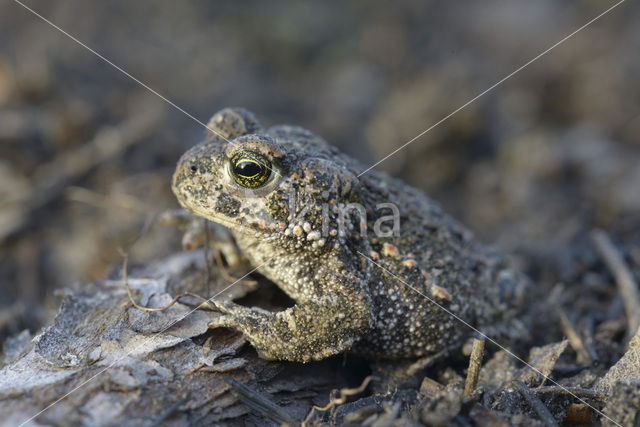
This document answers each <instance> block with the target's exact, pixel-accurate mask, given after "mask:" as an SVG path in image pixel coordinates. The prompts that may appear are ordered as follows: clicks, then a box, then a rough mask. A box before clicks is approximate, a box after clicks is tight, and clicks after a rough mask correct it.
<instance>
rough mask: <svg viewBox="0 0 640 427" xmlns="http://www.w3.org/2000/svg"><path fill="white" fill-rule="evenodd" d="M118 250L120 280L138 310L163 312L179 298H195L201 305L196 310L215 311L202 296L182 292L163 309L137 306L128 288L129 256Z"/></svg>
mask: <svg viewBox="0 0 640 427" xmlns="http://www.w3.org/2000/svg"><path fill="white" fill-rule="evenodd" d="M118 250H119V251H120V255H122V280H123V281H124V286H125V288H126V289H127V295H128V296H129V301H130V302H131V304H132V305H133V306H134V307H135V308H137V309H138V310H142V311H165V310H167V309H168V308H169V307H171V306H172V305H174V304H175V303H177V302H178V301H179V300H180V298H183V297H193V298H197V299H199V300H200V301H202V304H200V306H199V307H198V308H208V309H209V310H215V307H214V306H213V305H212V304H211V303H210V302H209V300H208V299H206V298H204V297H202V296H200V295H198V294H194V293H191V292H183V293H181V294H180V295H177V296H175V297H174V298H173V299H172V300H171V302H169V303H168V304H167V305H165V306H164V307H156V308H151V307H145V306H143V305H140V304H138V303H137V302H136V301H135V300H134V299H133V293H132V292H131V287H130V286H129V275H128V273H127V264H128V262H129V254H128V253H127V252H124V251H123V250H122V249H118Z"/></svg>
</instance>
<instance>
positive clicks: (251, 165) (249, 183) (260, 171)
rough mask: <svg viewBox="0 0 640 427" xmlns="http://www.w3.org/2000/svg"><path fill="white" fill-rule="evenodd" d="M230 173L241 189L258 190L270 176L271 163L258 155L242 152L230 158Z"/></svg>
mask: <svg viewBox="0 0 640 427" xmlns="http://www.w3.org/2000/svg"><path fill="white" fill-rule="evenodd" d="M231 173H232V175H233V178H234V179H235V180H236V182H237V183H238V184H240V185H242V186H243V187H247V188H258V187H261V186H263V185H264V184H265V183H266V182H267V181H268V180H269V177H270V176H271V162H270V161H269V160H267V159H266V158H264V157H263V156H261V155H260V154H257V153H253V152H251V151H243V152H240V153H238V154H236V155H235V156H233V157H232V158H231Z"/></svg>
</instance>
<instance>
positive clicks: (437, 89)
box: [0, 0, 640, 338]
mask: <svg viewBox="0 0 640 427" xmlns="http://www.w3.org/2000/svg"><path fill="white" fill-rule="evenodd" d="M25 4H27V5H28V6H29V7H31V8H33V9H34V10H36V11H37V12H38V13H41V14H42V15H43V16H45V17H46V18H47V19H50V20H51V21H52V22H54V23H55V24H56V25H58V26H60V27H61V28H62V29H64V30H65V31H67V32H69V33H70V34H72V35H73V36H75V37H77V38H78V39H79V40H81V41H82V42H83V43H86V44H87V45H88V46H90V47H91V48H93V49H95V50H96V51H97V52H99V53H101V54H102V55H104V56H105V57H107V58H109V59H110V60H111V61H113V62H114V63H116V64H117V65H119V66H120V67H122V68H123V69H124V70H126V71H127V72H129V73H131V74H132V75H134V76H136V77H137V78H139V79H140V80H141V81H143V82H144V83H145V84H147V85H149V86H150V87H152V88H154V89H155V90H157V91H158V92H160V93H162V94H163V95H164V96H166V97H167V98H168V99H170V100H171V101H173V102H175V103H176V104H178V105H180V106H181V107H182V108H184V109H185V110H186V111H188V112H189V113H190V114H192V115H193V116H195V117H197V118H198V119H199V120H201V121H203V122H206V121H207V120H208V118H209V117H210V116H211V115H212V114H213V113H215V112H216V111H217V110H219V109H221V108H223V107H226V106H243V107H246V108H248V109H250V110H252V111H253V112H254V113H256V115H257V116H258V118H259V119H260V120H261V121H262V123H263V124H265V125H273V124H278V123H289V124H296V125H300V126H304V127H306V128H309V129H311V130H312V131H314V132H316V133H318V134H319V135H321V136H323V137H324V138H325V139H327V140H328V141H329V142H331V143H333V144H335V145H337V146H338V147H340V148H341V149H342V150H344V151H346V152H348V153H350V154H352V155H353V156H355V157H357V158H359V159H360V160H362V161H363V162H365V163H367V164H372V163H374V162H375V161H377V160H378V159H380V158H381V157H383V156H385V155H386V154H388V153H389V152H390V151H392V150H394V149H395V148H396V147H398V146H400V145H402V144H403V143H405V142H406V141H408V140H409V139H411V138H413V137H414V136H415V135H417V134H418V133H420V132H422V131H423V130H425V129H426V128H428V127H430V126H431V125H433V124H434V123H436V122H437V121H439V120H440V119H442V118H443V117H444V116H446V115H447V114H449V113H450V112H452V111H453V110H455V109H456V108H458V107H460V106H461V105H462V104H464V103H465V102H467V101H468V100H470V99H471V98H473V97H475V96H476V95H477V94H479V93H480V92H482V91H483V90H485V89H487V88H488V87H489V86H491V85H492V84H494V83H495V82H496V81H498V80H500V79H501V78H502V77H504V76H505V75H507V74H509V73H511V72H512V71H514V70H515V69H516V68H518V67H520V66H521V65H522V64H524V63H525V62H527V61H528V60H530V59H531V58H533V57H535V56H536V55H538V54H539V53H541V52H542V51H544V50H545V49H547V48H548V47H549V46H551V45H553V44H554V43H556V42H557V41H559V40H560V39H561V38H563V37H565V36H566V35H568V34H570V33H571V32H572V31H574V30H575V29H577V28H578V27H580V26H581V25H583V24H585V23H586V22H587V21H589V20H590V19H592V18H593V17H595V16H596V15H598V14H599V13H601V12H602V11H604V10H605V9H606V8H608V7H609V6H611V5H613V4H614V2H613V1H602V0H600V1H595V0H571V1H550V0H538V1H535V2H534V1H530V0H484V1H471V0H468V1H459V2H445V1H439V2H438V1H424V0H419V1H418V0H416V1H399V2H394V3H393V4H391V3H388V2H380V3H375V2H370V1H353V2H348V3H347V2H344V3H342V2H340V3H339V2H313V3H303V2H297V1H274V2H268V3H267V2H259V1H248V2H242V3H240V2H235V1H190V2H174V1H168V0H167V1H154V2H151V1H137V2H129V1H124V0H121V1H110V2H85V1H81V0H61V1H56V2H55V3H54V2H46V1H25ZM0 40H1V43H0V286H1V289H2V292H1V293H0V338H1V337H4V336H6V335H8V334H13V333H16V332H18V331H20V330H22V329H23V328H30V329H31V330H32V331H33V330H35V329H37V328H38V327H39V326H41V325H42V324H43V322H45V321H47V319H48V318H49V317H50V316H51V313H52V312H53V311H52V310H53V309H54V308H55V307H56V305H57V302H56V301H57V299H56V297H55V292H54V291H55V290H56V289H60V288H63V287H64V286H68V285H70V284H72V283H75V282H87V281H92V280H98V279H101V278H104V277H105V276H106V275H107V274H108V272H109V269H110V268H113V267H114V266H117V265H118V264H119V263H120V262H121V257H120V255H119V253H118V250H117V249H118V248H119V247H126V246H127V245H128V244H129V243H130V242H131V241H132V240H133V239H134V238H135V236H136V235H137V234H138V233H139V232H140V230H141V228H142V227H143V224H144V222H145V221H146V220H147V219H148V218H149V216H150V215H151V214H153V213H157V212H159V211H161V210H163V209H167V208H175V207H177V203H176V201H175V200H174V197H173V196H172V194H171V191H170V186H169V179H170V176H171V173H172V171H173V167H174V165H175V163H176V161H177V159H178V158H179V156H180V155H181V154H182V153H183V152H184V151H185V150H187V149H188V148H189V147H190V146H191V145H193V144H194V143H196V142H198V141H199V140H200V139H201V138H202V136H203V135H204V131H203V128H202V127H201V126H200V125H199V124H197V123H196V122H195V121H193V120H192V119H191V118H189V117H187V116H185V115H184V114H182V113H181V112H179V111H177V110H175V109H174V108H172V107H171V106H170V105H168V104H167V103H166V102H165V101H163V100H162V99H160V98H158V97H157V96H155V95H153V94H151V93H149V91H148V90H146V89H144V88H143V87H141V86H140V85H139V84H137V83H135V82H134V81H132V80H131V79H129V78H128V77H126V76H124V75H123V74H122V73H120V72H118V71H117V70H115V69H113V68H112V67H110V66H109V65H107V64H105V63H104V62H103V61H101V60H100V59H99V58H98V57H96V56H95V55H94V54H92V53H91V52H89V51H87V50H86V49H84V48H83V47H81V46H79V45H78V44H77V43H75V42H74V41H72V40H71V39H69V38H68V37H66V36H64V35H63V34H61V33H60V32H58V31H57V30H55V29H54V28H52V27H51V26H50V25H48V24H47V23H45V22H43V21H42V20H41V19H39V18H38V17H36V16H34V15H33V14H32V13H30V12H29V11H27V10H25V9H24V8H23V7H21V6H20V5H19V4H17V3H14V2H13V1H3V2H2V4H1V5H0ZM638 76H640V4H639V3H638V2H633V1H627V2H625V3H623V4H622V5H621V6H619V7H618V8H617V9H615V10H614V11H612V12H611V13H610V14H608V15H607V16H605V17H603V18H602V19H601V20H599V21H597V22H595V23H594V24H593V25H591V26H590V27H588V28H587V29H585V30H584V31H582V32H580V33H579V34H577V35H576V36H574V37H572V38H571V39H570V40H568V41H567V42H566V43H564V44H562V45H561V46H559V47H557V48H556V49H555V50H553V51H552V52H550V53H549V54H548V55H546V56H544V57H543V58H541V59H539V60H538V61H536V62H535V63H533V64H532V65H531V66H529V67H527V68H526V69H525V70H523V71H522V72H520V73H519V74H517V75H516V76H514V77H513V78H511V79H509V80H508V81H506V82H505V83H504V84H502V85H501V86H499V87H498V88H496V89H495V90H493V91H492V92H490V93H488V94H487V95H485V96H483V97H482V98H480V99H479V100H477V101H476V102H474V103H473V104H471V105H470V106H468V107H467V108H465V109H464V110H462V111H460V112H459V113H457V114H455V115H454V116H453V117H451V118H450V119H449V120H447V121H446V122H444V123H442V124H441V125H440V126H438V127H436V128H435V129H433V130H432V131H431V132H429V133H427V134H426V135H424V136H423V137H421V138H420V139H419V140H417V141H416V142H414V143H413V144H411V145H410V146H409V147H407V148H406V149H404V150H402V151H400V152H399V153H398V154H396V155H394V156H393V157H391V158H390V159H388V160H387V161H385V162H384V163H382V164H380V165H379V166H378V168H379V169H383V170H386V171H389V172H390V173H391V174H393V175H396V176H399V177H401V178H403V179H405V180H406V181H407V182H408V183H410V184H412V185H414V186H416V187H419V188H422V189H424V190H425V191H426V192H427V193H428V194H429V195H430V196H432V197H433V198H435V199H436V200H438V201H439V202H441V203H442V205H443V206H444V208H445V210H447V211H449V212H450V213H452V214H453V215H454V216H456V217H457V218H458V219H460V220H461V221H462V222H464V223H465V224H466V225H468V226H469V227H470V228H471V229H473V230H474V231H475V232H476V233H477V234H478V235H479V236H480V237H481V238H482V239H484V240H486V241H489V242H495V243H496V244H497V245H498V246H500V247H501V248H503V249H504V250H505V251H509V252H512V253H517V254H523V255H525V258H527V257H529V259H541V258H545V257H554V256H555V255H554V254H557V253H558V251H559V250H560V249H559V248H563V247H566V245H567V244H568V242H571V241H574V240H575V239H580V237H581V236H584V235H585V233H586V232H588V231H589V230H591V229H592V228H593V227H603V228H605V229H607V230H614V231H615V232H617V233H619V234H622V235H624V234H625V233H627V232H630V231H634V230H635V231H637V230H640V227H639V225H640V167H638V166H639V161H640V137H639V136H640V83H639V82H638ZM635 249H636V252H633V251H632V252H631V253H632V254H633V253H635V254H636V255H637V257H638V258H637V259H638V265H637V266H636V267H637V268H640V249H638V247H637V246H636V247H635ZM177 250H180V235H179V233H178V232H177V231H175V230H170V229H163V228H160V227H154V228H153V229H152V230H151V231H150V232H148V233H147V234H146V235H145V236H144V238H143V239H142V240H141V241H139V242H138V243H137V244H136V246H135V250H134V251H133V254H132V256H133V261H135V262H137V263H140V262H144V261H145V260H149V259H153V258H157V257H160V256H162V255H164V254H168V253H170V252H174V251H177Z"/></svg>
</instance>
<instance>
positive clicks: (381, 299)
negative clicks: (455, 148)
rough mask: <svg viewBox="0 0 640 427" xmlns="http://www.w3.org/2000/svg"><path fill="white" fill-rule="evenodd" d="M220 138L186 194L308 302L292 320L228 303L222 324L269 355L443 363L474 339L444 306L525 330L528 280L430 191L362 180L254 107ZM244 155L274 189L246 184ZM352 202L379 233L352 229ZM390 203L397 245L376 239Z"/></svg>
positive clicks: (179, 178)
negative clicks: (260, 163) (236, 170)
mask: <svg viewBox="0 0 640 427" xmlns="http://www.w3.org/2000/svg"><path fill="white" fill-rule="evenodd" d="M208 127H209V128H210V129H212V130H214V131H215V132H217V133H218V134H219V135H217V134H216V133H214V132H211V133H210V135H209V138H208V140H206V141H205V142H203V143H201V144H199V145H197V146H195V147H194V148H192V149H191V150H189V151H188V152H187V153H185V154H184V155H183V156H182V158H181V159H180V161H179V163H178V166H177V169H176V172H175V174H174V177H173V191H174V193H175V195H176V197H177V198H178V200H179V202H180V204H181V205H182V206H183V207H184V208H185V209H187V210H188V211H190V212H191V213H193V214H195V215H197V216H200V217H204V218H206V219H208V220H210V221H213V222H216V223H218V224H221V225H223V226H225V227H227V228H229V229H230V230H231V233H232V234H233V236H234V238H235V240H236V242H237V244H238V247H239V248H240V250H241V251H242V253H243V254H244V256H246V257H247V259H248V260H249V261H250V262H251V263H252V265H254V266H256V267H258V266H259V268H258V271H259V272H260V273H262V274H263V275H264V276H266V277H267V278H269V279H270V280H272V281H273V282H274V283H275V284H277V285H278V286H279V287H280V288H281V289H282V290H283V291H284V292H286V293H287V294H288V295H289V296H290V297H291V298H293V299H294V300H295V301H296V305H295V306H294V307H291V308H289V309H287V310H284V311H281V312H278V313H270V312H266V311H264V310H261V309H256V308H247V307H243V306H240V305H238V304H235V303H232V302H216V306H217V307H218V308H219V309H220V310H221V311H222V312H223V313H224V315H223V316H221V317H220V318H219V320H217V321H216V322H215V324H213V325H212V327H217V326H225V327H230V328H233V329H236V330H238V331H240V332H242V333H243V334H244V335H245V337H246V338H247V339H248V340H249V341H250V342H251V344H252V345H253V346H254V347H255V348H256V349H257V351H258V352H259V354H260V356H262V357H264V358H267V359H278V360H290V361H301V362H306V361H310V360H318V359H322V358H325V357H328V356H331V355H334V354H337V353H341V352H344V351H346V350H350V349H351V350H353V351H354V352H357V353H358V354H362V355H365V356H367V357H370V358H375V359H402V358H417V357H422V356H432V355H436V354H443V352H446V351H448V350H449V349H451V348H452V347H453V346H459V345H460V344H461V343H462V342H463V341H464V340H465V339H466V338H468V337H469V336H470V335H472V334H473V330H471V329H470V328H469V327H467V326H465V325H464V324H463V323H462V322H460V321H459V320H456V319H455V318H454V317H453V316H451V315H450V314H448V313H446V312H445V311H444V310H442V309H441V308H440V307H438V306H437V305H436V304H435V303H434V302H437V303H438V304H440V305H441V306H442V307H445V308H446V309H447V310H449V311H451V312H452V313H454V314H455V315H457V316H459V317H460V318H461V319H464V321H465V322H468V323H469V324H471V325H473V326H474V327H477V328H479V329H480V330H482V331H483V332H485V333H487V334H489V335H493V336H498V335H505V334H506V335H509V334H510V333H511V332H513V330H515V329H518V328H517V327H516V326H515V324H516V323H517V321H515V320H514V316H515V315H516V314H517V313H518V312H519V311H520V310H521V307H522V305H523V301H524V298H525V294H526V291H527V288H528V281H527V279H526V278H525V277H523V276H522V275H520V274H519V273H518V272H516V271H514V270H513V269H511V268H509V266H508V265H506V264H505V261H504V259H503V258H502V257H501V256H500V255H499V254H498V253H496V252H495V251H493V250H491V249H490V248H488V247H486V246H484V245H482V244H480V243H479V242H477V241H476V240H474V238H473V236H472V235H471V233H470V232H469V231H468V230H466V229H465V228H464V227H462V226H461V225H460V224H459V223H457V222H456V221H455V220H453V219H452V218H450V217H449V216H447V215H446V214H444V213H443V212H442V211H441V209H440V207H439V206H438V204H437V203H435V202H433V201H432V200H430V199H429V198H427V197H426V196H425V195H424V194H423V193H422V192H421V191H419V190H416V189H415V188H412V187H409V186H407V185H406V184H404V183H402V182H401V181H399V180H397V179H394V178H391V177H389V176H388V175H386V174H384V173H381V172H377V171H375V170H372V171H369V172H367V173H366V174H364V175H362V176H361V177H358V176H357V175H358V173H360V172H361V171H363V170H365V166H363V165H362V164H360V163H359V162H357V161H355V160H354V159H352V158H350V157H348V156H346V155H344V154H341V153H340V152H339V151H338V150H337V149H335V148H334V147H332V146H330V145H328V144H327V143H326V142H325V141H323V140H322V139H321V138H319V137H317V136H315V135H314V134H312V133H311V132H309V131H307V130H305V129H302V128H299V127H293V126H275V127H272V128H269V129H264V128H263V127H262V126H261V125H260V124H259V123H258V122H257V121H256V120H255V118H254V117H253V115H251V113H249V112H247V111H246V110H242V109H225V110H222V111H220V112H218V113H217V114H216V115H214V116H213V118H212V119H211V121H210V122H209V124H208ZM225 138H226V140H225ZM242 150H244V151H250V152H252V153H259V154H260V155H262V156H264V157H266V158H268V159H269V161H270V162H271V165H272V166H271V169H272V172H270V176H269V181H268V182H267V183H266V184H265V185H263V186H261V187H260V188H257V189H247V188H243V187H242V186H240V185H239V184H238V183H237V182H236V181H235V180H234V179H233V177H232V172H231V168H230V159H231V158H232V157H233V156H234V155H235V154H237V153H238V152H239V151H242ZM291 194H293V195H294V196H293V197H294V198H295V204H292V203H291V201H290V195H291ZM345 203H358V204H360V205H362V206H364V207H365V209H366V214H367V229H366V232H365V233H363V230H361V225H363V224H360V220H359V219H358V218H359V217H358V216H357V215H355V214H354V215H350V216H347V220H346V226H345V227H344V228H343V230H344V232H338V229H339V227H338V218H339V215H338V213H337V212H336V210H335V208H334V207H335V206H340V205H341V204H345ZM379 203H393V204H395V205H396V206H397V207H398V208H399V213H400V226H399V233H397V235H390V236H388V237H380V236H376V235H375V233H374V223H375V222H376V220H378V219H379V218H380V217H381V216H387V215H390V213H391V211H390V210H389V209H382V210H380V209H377V206H378V204H379ZM291 209H295V210H296V211H295V212H290V210H291ZM354 213H355V212H354ZM323 218H324V222H323ZM383 224H385V225H386V228H384V227H383V228H382V229H383V231H385V232H386V234H391V225H392V223H391V222H390V221H387V222H385V223H383ZM372 260H373V261H374V262H375V263H374V262H372ZM376 263H377V264H378V265H376ZM385 270H386V271H385ZM394 276H396V277H394ZM408 285H409V286H408ZM412 288H413V289H412ZM427 297H428V298H427ZM429 299H431V300H432V301H430V300H429Z"/></svg>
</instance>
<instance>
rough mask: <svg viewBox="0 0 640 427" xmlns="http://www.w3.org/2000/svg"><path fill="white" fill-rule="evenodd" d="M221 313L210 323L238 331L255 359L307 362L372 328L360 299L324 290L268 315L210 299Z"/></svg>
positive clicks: (338, 349)
mask: <svg viewBox="0 0 640 427" xmlns="http://www.w3.org/2000/svg"><path fill="white" fill-rule="evenodd" d="M214 304H215V305H216V307H217V308H218V309H219V310H220V311H222V312H223V313H224V314H223V315H222V316H220V317H219V318H217V319H216V320H215V321H213V322H212V323H211V324H210V325H209V326H210V327H212V328H215V327H222V326H223V327H229V328H232V329H235V330H237V331H240V332H242V333H243V334H244V336H245V337H246V338H247V340H248V341H249V342H250V343H251V344H252V345H253V346H254V347H255V349H256V350H257V351H258V354H259V355H260V357H262V358H264V359H270V360H289V361H292V362H309V361H311V360H320V359H323V358H325V357H328V356H331V355H334V354H338V353H341V352H343V351H345V350H348V349H349V348H350V347H351V346H352V345H353V344H354V343H355V342H356V341H357V340H358V339H359V338H360V337H362V336H363V335H364V334H366V333H367V332H368V331H369V330H370V327H371V324H372V319H371V310H370V309H369V305H368V304H367V302H366V301H365V299H364V298H361V297H358V296H344V295H338V294H329V295H324V296H322V297H318V298H317V299H315V300H313V301H307V302H304V303H300V304H296V305H295V306H293V307H291V308H288V309H286V310H284V311H280V312H277V313H270V312H267V311H265V310H261V309H256V308H248V307H243V306H240V305H238V304H235V303H232V302H219V301H216V302H214Z"/></svg>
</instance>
